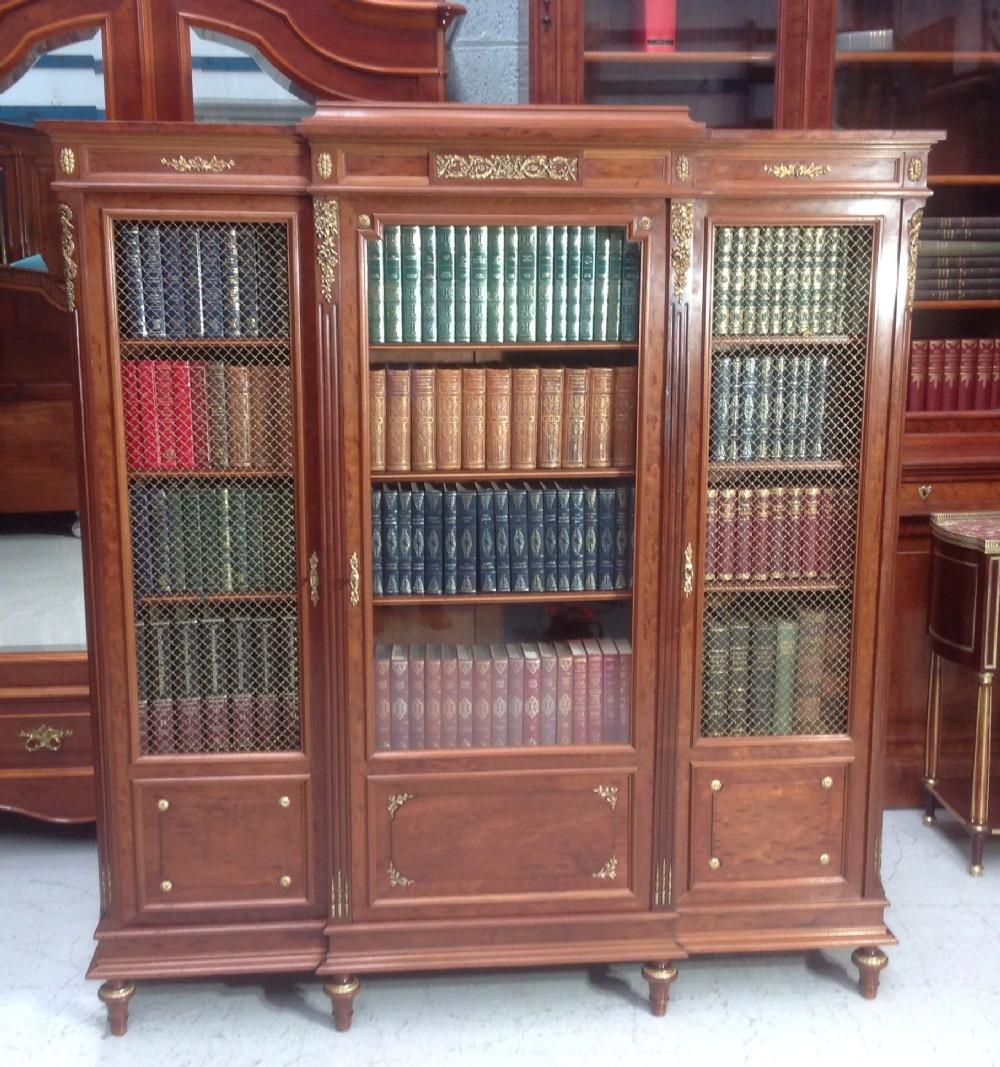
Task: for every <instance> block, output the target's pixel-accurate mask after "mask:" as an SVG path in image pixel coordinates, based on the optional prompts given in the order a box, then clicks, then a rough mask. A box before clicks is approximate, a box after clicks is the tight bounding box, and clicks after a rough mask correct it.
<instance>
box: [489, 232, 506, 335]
mask: <svg viewBox="0 0 1000 1067" xmlns="http://www.w3.org/2000/svg"><path fill="white" fill-rule="evenodd" d="M486 229H487V234H486V340H487V341H492V342H497V341H503V340H505V339H506V338H505V337H504V313H505V299H504V235H505V229H506V228H505V227H503V226H488V227H487V228H486Z"/></svg>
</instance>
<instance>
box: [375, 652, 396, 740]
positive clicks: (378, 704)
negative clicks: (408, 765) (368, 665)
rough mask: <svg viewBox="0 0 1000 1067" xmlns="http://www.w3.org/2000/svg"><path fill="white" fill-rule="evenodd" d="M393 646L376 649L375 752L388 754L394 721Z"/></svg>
mask: <svg viewBox="0 0 1000 1067" xmlns="http://www.w3.org/2000/svg"><path fill="white" fill-rule="evenodd" d="M391 656H392V646H390V645H376V647H375V751H376V752H387V751H389V749H391V748H392V740H391V737H390V724H391V721H392V694H391V691H390V675H391V673H392V671H391V668H390V662H389V661H390V658H391Z"/></svg>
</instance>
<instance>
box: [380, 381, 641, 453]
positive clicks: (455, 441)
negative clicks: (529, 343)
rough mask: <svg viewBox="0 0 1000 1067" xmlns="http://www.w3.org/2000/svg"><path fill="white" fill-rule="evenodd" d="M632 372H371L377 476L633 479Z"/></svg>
mask: <svg viewBox="0 0 1000 1067" xmlns="http://www.w3.org/2000/svg"><path fill="white" fill-rule="evenodd" d="M637 382H638V369H637V368H636V366H635V365H634V364H631V365H625V366H617V367H575V366H567V367H563V366H557V367H538V366H528V367H508V366H501V365H493V364H486V365H483V364H477V365H474V366H462V367H455V366H438V367H373V368H372V369H371V370H370V371H369V445H370V449H369V451H370V467H371V470H372V471H373V472H381V471H390V472H394V473H398V472H406V471H422V472H430V471H450V470H470V471H471V470H490V471H500V470H535V469H545V468H560V467H571V468H576V467H578V468H595V469H596V468H601V467H611V468H615V469H628V468H630V467H633V466H634V465H635V447H636V421H635V420H636V390H637Z"/></svg>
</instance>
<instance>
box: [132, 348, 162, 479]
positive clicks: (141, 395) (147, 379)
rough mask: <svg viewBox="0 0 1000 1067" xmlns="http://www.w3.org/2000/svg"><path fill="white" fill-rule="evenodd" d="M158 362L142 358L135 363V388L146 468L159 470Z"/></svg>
mask: <svg viewBox="0 0 1000 1067" xmlns="http://www.w3.org/2000/svg"><path fill="white" fill-rule="evenodd" d="M156 378H157V375H156V363H155V362H154V361H153V360H151V359H140V360H137V361H136V364H135V388H136V395H137V397H138V411H139V432H140V435H141V438H142V446H141V450H142V456H143V459H144V461H145V462H144V467H145V469H146V470H159V469H160V468H161V467H162V466H163V463H162V462H161V459H160V433H159V418H160V416H159V407H158V405H157V393H156Z"/></svg>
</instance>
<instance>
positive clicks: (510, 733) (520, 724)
mask: <svg viewBox="0 0 1000 1067" xmlns="http://www.w3.org/2000/svg"><path fill="white" fill-rule="evenodd" d="M507 663H508V667H507V744H508V745H523V744H524V649H523V648H522V647H521V646H520V645H519V644H516V643H511V644H508V645H507Z"/></svg>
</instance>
